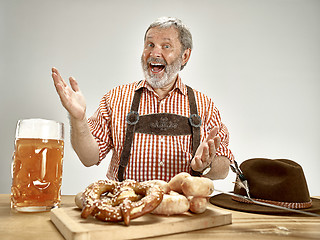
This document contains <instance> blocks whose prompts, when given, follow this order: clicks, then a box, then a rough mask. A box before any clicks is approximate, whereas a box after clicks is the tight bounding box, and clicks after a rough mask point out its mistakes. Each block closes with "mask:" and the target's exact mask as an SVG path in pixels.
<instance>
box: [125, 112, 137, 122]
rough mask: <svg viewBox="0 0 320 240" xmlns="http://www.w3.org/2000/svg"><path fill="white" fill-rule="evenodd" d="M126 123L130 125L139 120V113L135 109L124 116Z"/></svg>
mask: <svg viewBox="0 0 320 240" xmlns="http://www.w3.org/2000/svg"><path fill="white" fill-rule="evenodd" d="M126 120H127V123H128V124H130V125H135V124H137V123H138V122H139V113H138V112H136V111H130V112H129V113H128V114H127V117H126Z"/></svg>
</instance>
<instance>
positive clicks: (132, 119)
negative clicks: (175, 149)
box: [118, 86, 201, 181]
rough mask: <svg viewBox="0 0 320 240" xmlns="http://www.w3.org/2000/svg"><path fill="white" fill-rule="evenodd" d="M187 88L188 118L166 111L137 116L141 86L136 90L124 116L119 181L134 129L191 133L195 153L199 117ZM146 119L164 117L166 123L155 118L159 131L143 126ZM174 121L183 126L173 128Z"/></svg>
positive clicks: (152, 132) (126, 161) (182, 133)
mask: <svg viewBox="0 0 320 240" xmlns="http://www.w3.org/2000/svg"><path fill="white" fill-rule="evenodd" d="M187 90H188V98H189V105H190V117H189V118H187V117H184V116H179V115H176V114H168V113H160V114H150V115H148V116H147V115H144V116H139V113H138V109H139V104H140V98H141V94H142V91H143V88H140V89H138V90H136V92H135V94H134V97H133V101H132V104H131V109H130V112H129V113H128V114H127V118H126V120H127V123H128V124H127V130H126V135H125V141H124V146H123V150H122V153H121V157H120V164H119V169H118V180H119V181H123V176H124V172H125V169H126V167H127V165H128V162H129V157H130V152H131V145H132V141H133V136H134V133H135V132H136V131H137V132H142V133H151V134H157V135H169V134H170V133H173V134H172V135H185V134H190V133H191V134H192V156H194V155H195V152H196V150H197V148H198V146H199V144H200V126H201V118H200V116H199V115H198V110H197V104H196V101H195V97H194V92H193V90H192V88H190V87H189V86H187ZM148 119H160V120H161V119H165V121H166V122H165V123H167V124H159V122H157V121H158V120H155V121H156V124H153V125H156V126H155V127H157V125H161V126H160V129H161V131H160V130H158V131H154V130H152V129H150V128H148V127H145V126H146V124H145V122H148ZM168 119H169V120H168ZM174 119H176V120H177V121H174ZM139 120H140V122H139ZM176 122H180V123H181V124H183V127H182V128H180V129H173V128H176V125H178V124H176ZM140 123H141V124H140ZM151 125H152V124H151ZM163 125H164V126H163ZM188 125H189V127H188ZM158 128H159V126H158ZM188 129H189V130H188ZM191 175H194V176H200V175H201V172H196V171H193V170H192V169H191Z"/></svg>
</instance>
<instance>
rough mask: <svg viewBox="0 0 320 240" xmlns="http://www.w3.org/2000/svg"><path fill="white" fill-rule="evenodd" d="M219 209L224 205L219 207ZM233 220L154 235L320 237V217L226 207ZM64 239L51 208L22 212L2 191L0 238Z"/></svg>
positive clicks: (67, 203)
mask: <svg viewBox="0 0 320 240" xmlns="http://www.w3.org/2000/svg"><path fill="white" fill-rule="evenodd" d="M72 206H74V196H72V195H65V196H62V204H61V207H62V208H63V207H72ZM217 208H218V209H221V208H219V207H217ZM224 210H225V211H228V212H230V213H232V224H229V225H224V226H219V227H213V228H207V229H203V230H197V231H192V232H187V233H179V234H173V235H167V236H160V237H154V238H152V239H234V238H237V240H238V239H302V238H303V239H320V217H310V216H304V215H297V214H294V215H290V216H279V215H264V214H253V213H246V212H239V211H231V210H226V209H224ZM44 237H45V239H47V240H50V239H64V238H63V236H62V235H61V234H60V232H59V231H58V229H57V228H56V227H55V225H54V224H53V223H52V222H51V221H50V212H41V213H18V212H15V211H13V210H11V209H10V195H9V194H0V239H26V240H28V239H33V240H36V239H43V238H44Z"/></svg>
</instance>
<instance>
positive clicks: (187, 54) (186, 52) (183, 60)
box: [182, 48, 191, 66]
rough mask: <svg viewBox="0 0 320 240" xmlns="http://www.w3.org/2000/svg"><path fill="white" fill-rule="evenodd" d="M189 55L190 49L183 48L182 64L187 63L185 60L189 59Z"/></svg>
mask: <svg viewBox="0 0 320 240" xmlns="http://www.w3.org/2000/svg"><path fill="white" fill-rule="evenodd" d="M190 55H191V49H190V48H188V49H186V50H184V52H183V54H182V66H184V65H186V64H187V62H188V61H189V58H190Z"/></svg>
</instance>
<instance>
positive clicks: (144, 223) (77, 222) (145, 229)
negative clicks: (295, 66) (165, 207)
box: [50, 206, 232, 240]
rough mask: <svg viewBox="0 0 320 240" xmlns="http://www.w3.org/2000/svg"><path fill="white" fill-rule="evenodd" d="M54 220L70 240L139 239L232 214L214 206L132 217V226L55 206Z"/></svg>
mask: <svg viewBox="0 0 320 240" xmlns="http://www.w3.org/2000/svg"><path fill="white" fill-rule="evenodd" d="M50 219H51V221H52V222H53V223H54V224H55V226H56V227H57V229H58V230H59V231H60V233H61V234H62V235H63V236H64V238H65V239H67V240H89V239H110V240H111V239H136V238H146V237H154V236H161V235H168V234H174V233H180V232H188V231H193V230H199V229H205V228H211V227H217V226H221V225H226V224H231V222H232V217H231V213H229V212H226V211H221V210H217V209H215V208H214V207H212V206H209V207H208V209H207V210H206V211H205V212H204V213H202V214H191V213H184V214H181V215H175V216H169V217H166V216H158V215H153V214H147V215H145V216H142V217H140V218H137V219H133V220H131V222H130V225H129V226H125V225H124V224H123V223H109V222H108V223H107V222H100V221H98V220H95V219H94V218H92V217H90V218H88V219H82V218H81V217H80V210H79V209H77V208H74V207H63V208H57V209H53V210H52V211H51V214H50Z"/></svg>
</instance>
